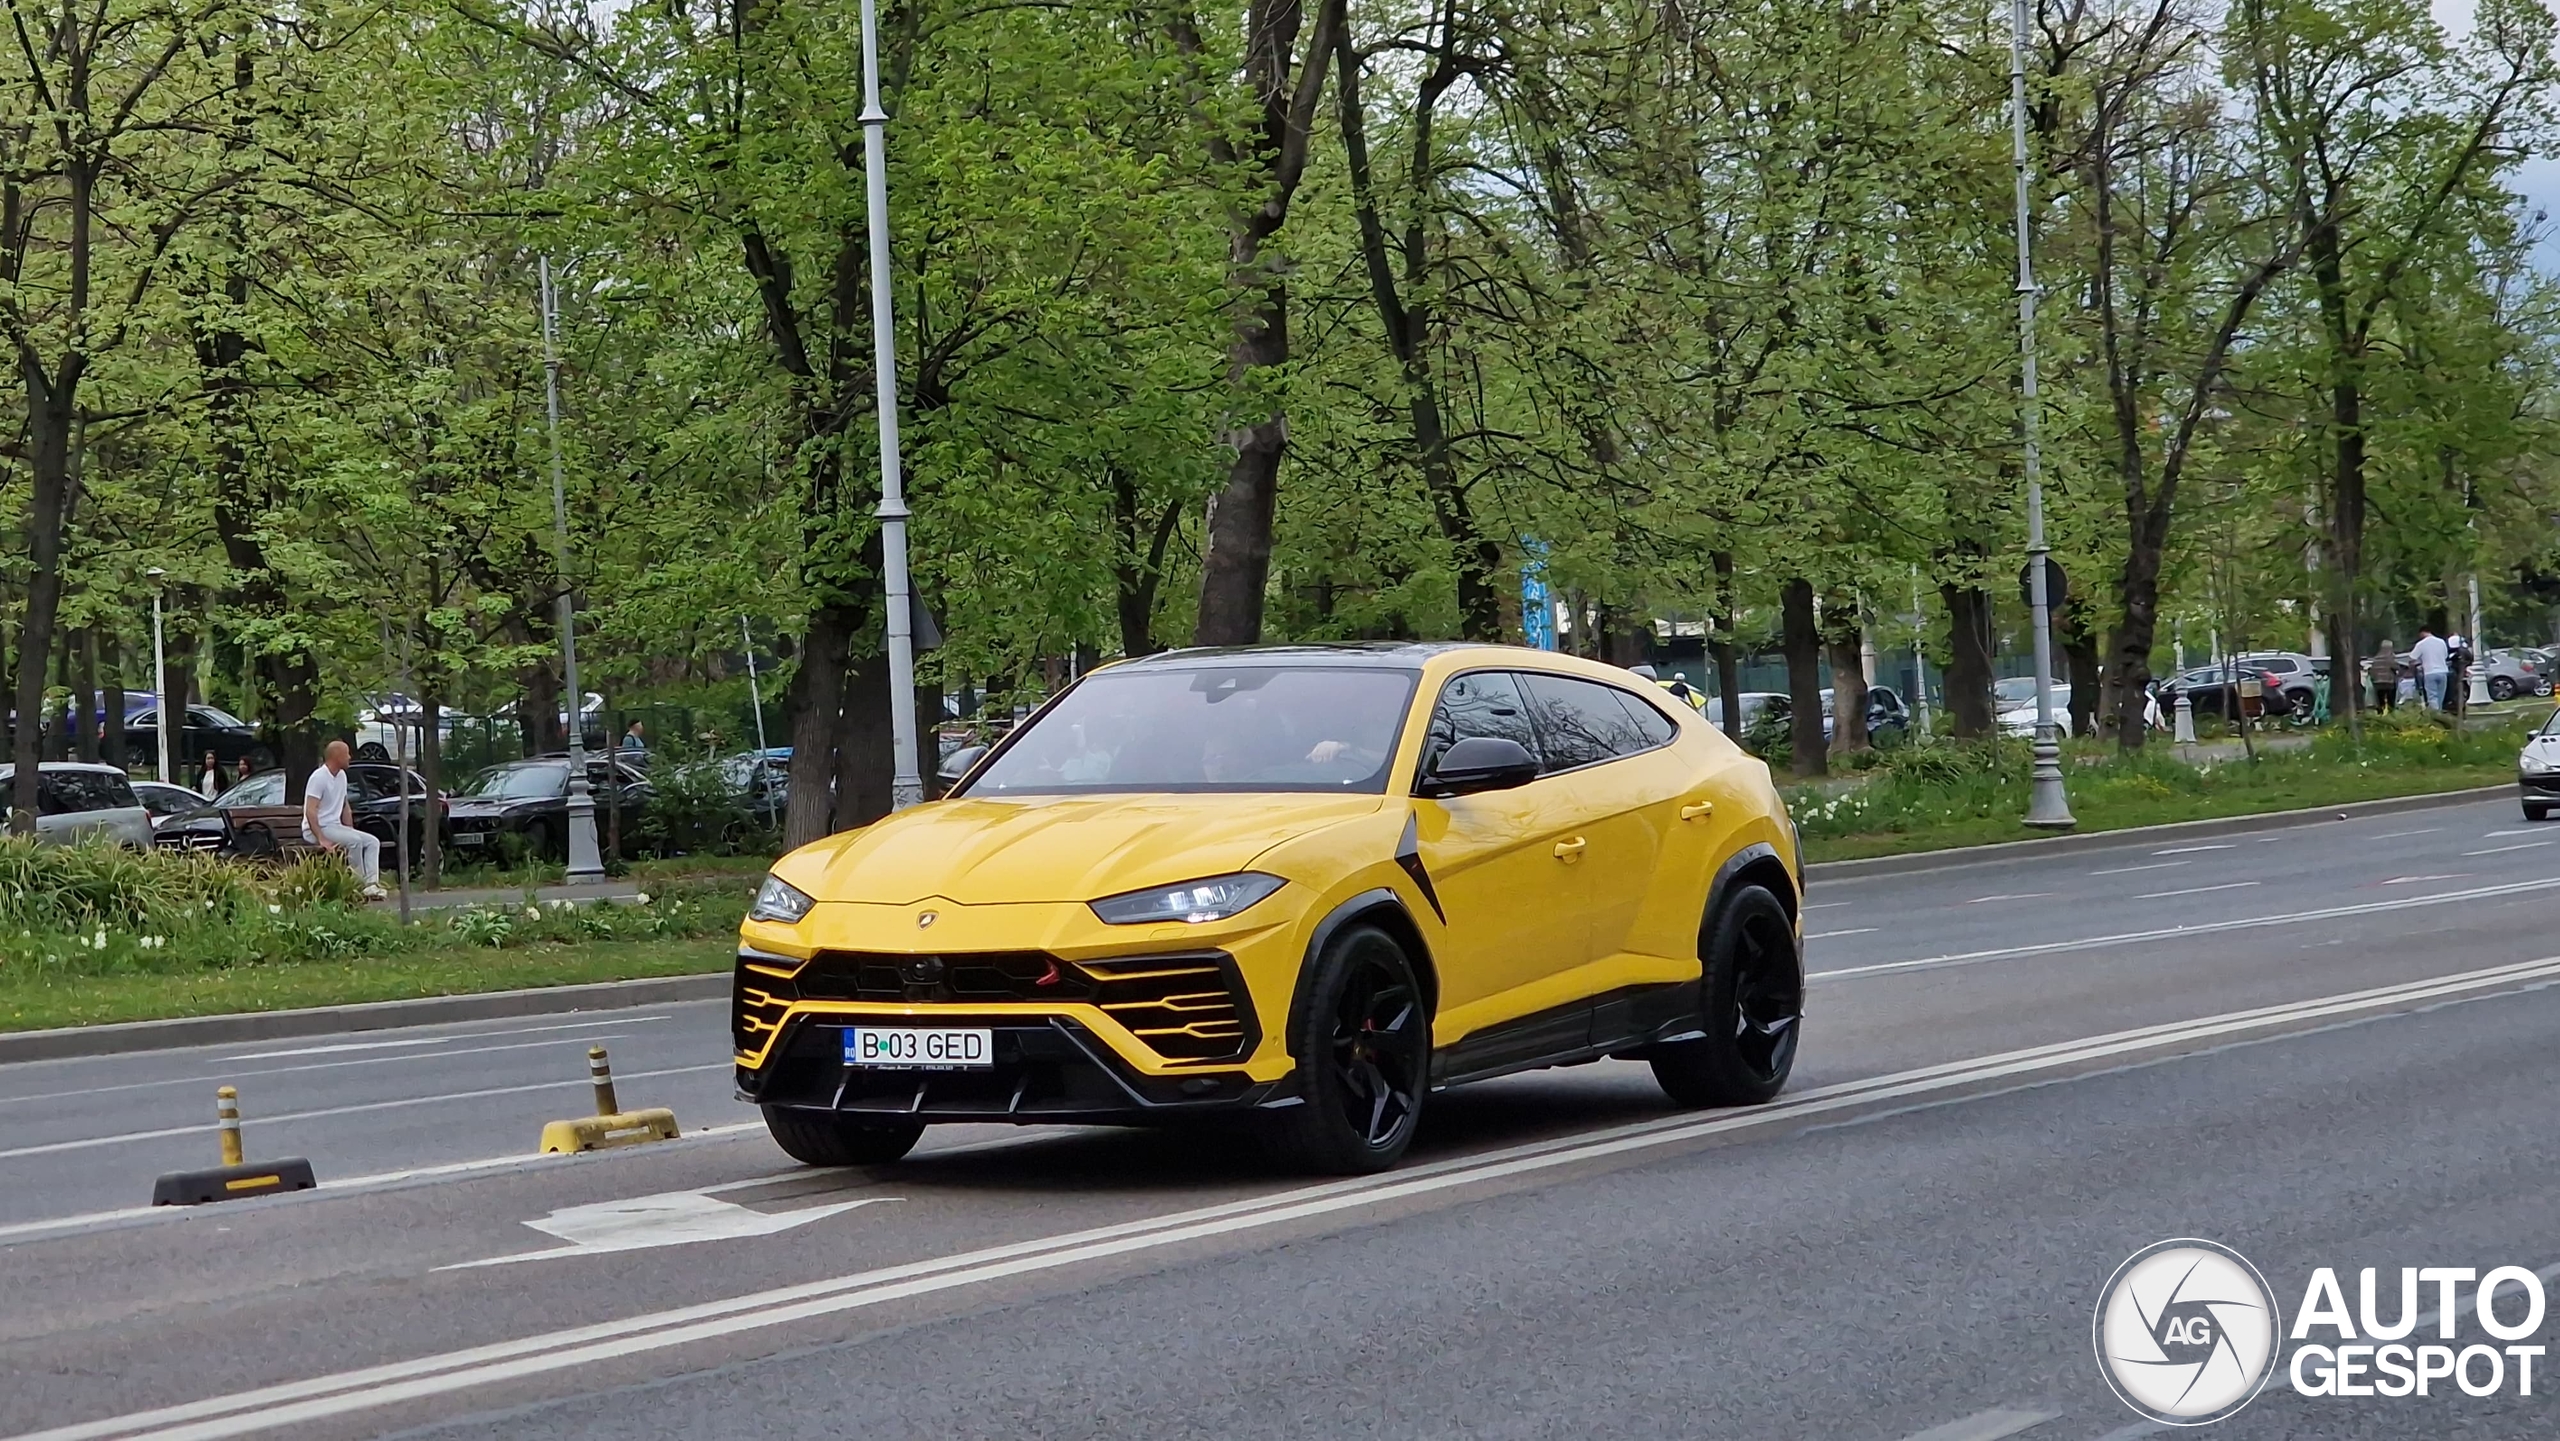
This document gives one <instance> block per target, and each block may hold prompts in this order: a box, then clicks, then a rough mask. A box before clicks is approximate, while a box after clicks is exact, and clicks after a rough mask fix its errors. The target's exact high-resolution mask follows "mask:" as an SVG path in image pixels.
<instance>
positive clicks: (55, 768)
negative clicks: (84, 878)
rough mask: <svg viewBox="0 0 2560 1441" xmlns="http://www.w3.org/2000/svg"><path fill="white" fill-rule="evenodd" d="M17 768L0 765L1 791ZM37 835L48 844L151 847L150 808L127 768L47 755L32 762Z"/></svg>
mask: <svg viewBox="0 0 2560 1441" xmlns="http://www.w3.org/2000/svg"><path fill="white" fill-rule="evenodd" d="M17 778H18V768H17V767H16V766H13V765H0V795H5V794H7V792H8V789H9V788H10V787H11V786H12V785H13V784H14V783H15V782H16V780H17ZM36 839H37V840H38V841H42V842H46V843H49V844H52V845H71V844H74V843H76V842H79V841H113V842H114V843H115V844H117V845H120V846H123V847H125V848H127V849H129V850H137V851H147V850H149V849H151V812H149V811H147V810H145V809H143V807H142V802H141V801H140V800H138V799H136V798H135V796H134V794H133V782H132V781H131V780H130V779H128V778H127V777H126V775H125V773H124V772H123V771H122V770H121V769H119V768H117V767H115V766H107V765H92V764H90V763H88V762H85V761H46V762H45V763H43V764H42V765H40V766H38V767H36Z"/></svg>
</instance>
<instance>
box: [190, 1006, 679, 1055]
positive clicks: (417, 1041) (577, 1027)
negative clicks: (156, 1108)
mask: <svg viewBox="0 0 2560 1441" xmlns="http://www.w3.org/2000/svg"><path fill="white" fill-rule="evenodd" d="M665 1019H667V1017H665V1016H663V1015H657V1016H614V1017H608V1018H604V1019H599V1020H592V1021H573V1022H568V1023H566V1024H562V1025H556V1026H510V1027H508V1028H507V1029H505V1030H502V1031H456V1032H455V1033H453V1034H452V1035H449V1036H416V1037H412V1038H410V1039H407V1040H399V1041H345V1042H339V1043H335V1044H331V1045H324V1046H293V1047H290V1048H288V1049H285V1050H281V1051H250V1052H247V1053H245V1054H242V1055H237V1056H225V1057H223V1058H222V1060H223V1064H225V1065H228V1064H230V1063H232V1062H234V1061H281V1060H286V1059H288V1058H291V1057H295V1056H334V1055H338V1054H340V1053H342V1052H347V1051H396V1050H403V1049H407V1048H410V1047H415V1046H450V1045H453V1044H455V1043H457V1042H461V1041H486V1040H491V1039H494V1038H495V1037H498V1036H534V1035H542V1034H544V1033H547V1032H551V1031H592V1030H596V1029H599V1028H601V1027H604V1026H645V1025H648V1024H650V1023H651V1022H653V1021H663V1020H665ZM424 1059H429V1060H432V1059H434V1058H433V1057H426V1058H424Z"/></svg>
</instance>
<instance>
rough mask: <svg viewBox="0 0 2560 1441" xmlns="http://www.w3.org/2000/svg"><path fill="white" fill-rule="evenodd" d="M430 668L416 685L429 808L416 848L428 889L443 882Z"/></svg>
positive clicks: (439, 725)
mask: <svg viewBox="0 0 2560 1441" xmlns="http://www.w3.org/2000/svg"><path fill="white" fill-rule="evenodd" d="M436 689H437V687H436V679H435V671H434V669H433V668H432V667H430V668H429V669H428V671H427V674H426V675H425V677H424V678H422V679H421V680H420V682H419V685H418V720H419V722H420V724H419V727H418V779H419V780H420V781H422V782H424V783H425V785H426V788H427V805H428V806H429V807H430V808H431V809H430V810H429V812H428V815H427V821H426V825H425V826H424V827H423V838H424V840H425V845H424V846H422V847H421V848H420V851H419V861H420V864H419V871H418V874H419V883H420V884H422V885H424V886H425V887H426V888H427V889H428V890H434V889H435V888H436V887H438V886H440V885H442V884H444V702H443V700H442V699H441V698H440V697H439V696H438V695H437V694H436Z"/></svg>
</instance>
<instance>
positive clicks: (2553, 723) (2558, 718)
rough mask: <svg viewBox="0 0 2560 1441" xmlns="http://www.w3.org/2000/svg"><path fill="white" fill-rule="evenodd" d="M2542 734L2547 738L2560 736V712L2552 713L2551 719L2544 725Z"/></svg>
mask: <svg viewBox="0 0 2560 1441" xmlns="http://www.w3.org/2000/svg"><path fill="white" fill-rule="evenodd" d="M2540 734H2542V735H2547V736H2560V710H2555V711H2553V712H2552V713H2551V718H2550V719H2549V720H2546V721H2544V722H2543V723H2542V730H2541V732H2540Z"/></svg>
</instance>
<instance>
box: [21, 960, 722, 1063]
mask: <svg viewBox="0 0 2560 1441" xmlns="http://www.w3.org/2000/svg"><path fill="white" fill-rule="evenodd" d="M728 994H729V973H728V972H726V971H720V972H715V973H713V974H710V975H694V976H651V977H648V978H646V979H644V980H637V981H596V982H591V983H587V984H583V985H575V986H538V987H535V988H533V989H531V990H523V991H483V992H481V993H479V994H477V995H466V996H420V997H418V998H416V999H414V1000H406V1001H371V1002H367V1003H364V1004H361V1005H350V1006H314V1007H311V1008H310V1009H308V1010H299V1011H242V1012H235V1013H233V1014H231V1015H226V1016H186V1017H181V1018H179V1019H177V1020H169V1021H127V1022H123V1023H119V1024H116V1025H106V1026H65V1027H63V1028H61V1029H60V1030H52V1031H16V1032H0V1064H7V1063H9V1062H13V1061H54V1060H61V1059H64V1058H66V1057H72V1056H115V1055H123V1054H125V1053H127V1052H131V1051H160V1050H172V1049H175V1048H177V1047H181V1046H220V1045H230V1044H235V1043H238V1042H241V1041H273V1040H282V1039H287V1038H291V1037H295V1036H327V1035H336V1034H338V1033H340V1032H344V1031H382V1030H390V1029H392V1028H394V1027H397V1026H432V1025H441V1024H444V1023H446V1022H451V1021H489V1020H503V1019H505V1018H507V1017H510V1016H551V1015H562V1014H566V1013H569V1012H573V1011H610V1010H618V1009H622V1008H625V1007H630V1006H658V1005H665V1004H667V1003H669V1002H673V1001H711V1000H721V999H724V998H726V997H727V996H728Z"/></svg>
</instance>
